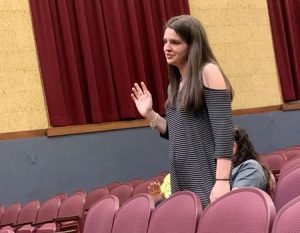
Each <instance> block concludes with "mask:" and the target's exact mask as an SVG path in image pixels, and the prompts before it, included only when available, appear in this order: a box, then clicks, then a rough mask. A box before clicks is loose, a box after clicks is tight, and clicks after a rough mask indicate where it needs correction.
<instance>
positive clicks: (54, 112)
mask: <svg viewBox="0 0 300 233" xmlns="http://www.w3.org/2000/svg"><path fill="white" fill-rule="evenodd" d="M29 3H30V8H31V14H32V22H33V28H34V33H35V40H36V45H37V51H38V58H39V64H40V70H41V76H42V80H43V84H44V91H45V97H46V102H47V108H48V113H49V120H50V125H51V126H68V125H78V124H89V123H101V122H112V121H119V120H125V119H136V118H140V117H141V116H140V115H139V113H138V112H137V110H136V109H135V106H134V104H133V102H132V100H131V97H130V93H131V87H132V85H133V83H134V82H141V81H144V82H145V83H146V84H147V86H148V88H149V89H150V91H151V93H152V96H153V100H154V108H155V109H156V110H158V112H159V113H161V114H164V113H165V109H164V102H165V99H166V90H167V85H168V79H167V67H166V62H165V58H164V55H163V42H162V37H163V27H164V24H165V23H166V21H167V20H168V19H169V18H170V17H172V16H175V15H180V14H189V5H188V0H109V1H108V0H88V1H87V0H43V1H40V0H30V1H29Z"/></svg>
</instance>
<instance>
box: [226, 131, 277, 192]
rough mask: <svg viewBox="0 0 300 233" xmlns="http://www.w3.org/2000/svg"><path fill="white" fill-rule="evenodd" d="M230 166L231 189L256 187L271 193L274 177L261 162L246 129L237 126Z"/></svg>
mask: <svg viewBox="0 0 300 233" xmlns="http://www.w3.org/2000/svg"><path fill="white" fill-rule="evenodd" d="M232 166H233V169H232V171H231V179H232V189H236V188H242V187H256V188H259V189H262V190H264V191H266V192H267V193H268V194H270V195H272V193H273V190H274V185H275V183H274V177H272V174H271V172H270V171H268V170H267V168H266V167H265V166H264V165H263V164H262V163H261V161H260V156H259V154H258V153H257V152H256V150H255V148H254V146H253V144H252V142H251V141H250V138H249V136H248V134H247V133H246V131H245V130H244V129H243V128H240V127H238V126H236V127H235V128H234V145H233V156H232Z"/></svg>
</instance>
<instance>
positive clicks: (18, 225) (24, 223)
mask: <svg viewBox="0 0 300 233" xmlns="http://www.w3.org/2000/svg"><path fill="white" fill-rule="evenodd" d="M28 224H29V225H31V224H32V222H23V223H18V224H13V225H11V226H12V227H16V228H19V227H21V226H24V225H28Z"/></svg>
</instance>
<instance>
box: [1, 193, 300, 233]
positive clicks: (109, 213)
mask: <svg viewBox="0 0 300 233" xmlns="http://www.w3.org/2000/svg"><path fill="white" fill-rule="evenodd" d="M80 196H81V197H83V196H82V195H81V194H79V193H77V194H74V195H72V196H70V197H69V198H68V199H67V200H66V201H65V202H64V203H68V205H69V206H72V208H73V209H74V208H76V207H77V206H78V202H80V201H79V200H80ZM75 197H76V198H75ZM75 199H76V200H75ZM82 200H83V199H82ZM49 201H50V200H49ZM45 204H46V203H45ZM41 208H42V207H41ZM299 208H300V197H297V198H295V199H293V200H292V201H290V202H289V203H287V204H286V205H284V206H283V207H282V208H281V209H280V211H278V212H277V213H276V210H275V207H274V204H273V202H272V200H271V198H270V196H269V195H267V194H266V193H265V192H264V191H262V190H259V189H256V188H241V189H236V190H234V191H232V192H229V193H227V194H225V195H224V196H222V197H220V198H219V199H217V200H216V201H215V202H213V203H212V204H210V205H209V206H208V207H207V208H206V209H205V210H203V209H202V206H201V201H200V199H199V196H198V195H196V194H194V193H192V192H190V191H181V192H177V193H175V194H174V195H172V196H171V197H170V198H168V199H166V200H165V201H163V202H162V203H161V204H160V205H158V206H157V207H156V208H154V203H153V200H152V198H151V197H150V196H149V195H148V194H138V195H136V196H134V197H132V198H130V199H129V200H127V201H126V202H125V203H124V204H123V205H122V206H120V205H119V199H118V198H117V197H116V196H114V195H112V194H108V195H106V196H105V197H103V198H102V199H100V200H99V201H97V202H96V203H94V204H93V205H92V206H91V208H90V210H89V211H88V212H87V214H86V216H85V220H84V224H83V223H82V222H83V221H82V220H80V219H79V218H78V219H77V220H79V221H75V219H74V218H73V219H71V218H70V219H65V220H68V223H67V224H63V223H62V222H60V224H57V226H58V228H57V227H55V226H54V225H55V224H54V223H44V224H43V225H42V226H40V227H39V228H38V229H37V231H36V232H38V233H50V232H55V231H58V232H66V233H67V232H83V233H270V232H272V233H292V232H300V221H299V220H300V211H299ZM71 220H72V221H71ZM70 223H71V224H70ZM31 229H32V226H30V225H27V227H26V225H25V226H22V227H21V228H19V229H18V230H17V231H16V232H23V233H24V232H33V231H30V230H31ZM0 232H2V233H12V232H13V231H12V230H10V229H7V230H1V231H0Z"/></svg>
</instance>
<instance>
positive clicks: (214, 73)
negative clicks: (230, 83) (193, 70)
mask: <svg viewBox="0 0 300 233" xmlns="http://www.w3.org/2000/svg"><path fill="white" fill-rule="evenodd" d="M202 78H203V85H204V86H205V87H208V88H211V89H219V90H223V89H227V86H226V82H225V80H224V77H223V74H222V72H221V70H220V69H219V67H218V66H217V65H215V64H213V63H208V64H207V65H205V66H204V67H203V71H202Z"/></svg>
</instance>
